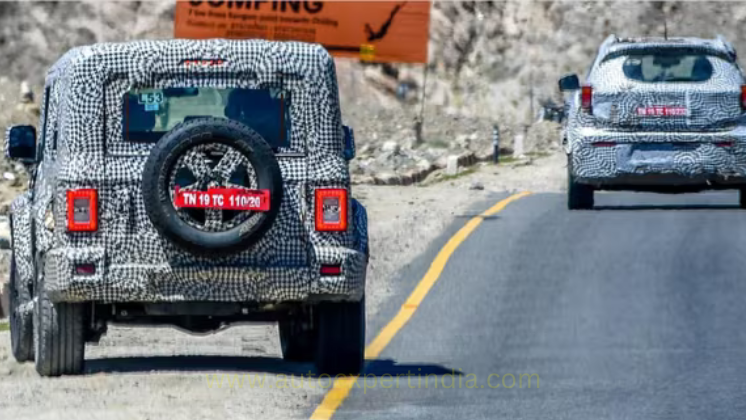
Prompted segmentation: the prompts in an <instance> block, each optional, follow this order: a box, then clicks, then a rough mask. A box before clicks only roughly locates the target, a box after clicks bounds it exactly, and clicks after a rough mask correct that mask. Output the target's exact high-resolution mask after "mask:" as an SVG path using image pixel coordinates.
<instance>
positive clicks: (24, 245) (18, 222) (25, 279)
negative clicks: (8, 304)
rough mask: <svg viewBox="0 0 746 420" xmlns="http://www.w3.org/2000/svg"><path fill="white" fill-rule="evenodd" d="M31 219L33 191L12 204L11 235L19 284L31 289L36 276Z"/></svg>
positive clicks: (22, 195) (17, 198) (16, 199)
mask: <svg viewBox="0 0 746 420" xmlns="http://www.w3.org/2000/svg"><path fill="white" fill-rule="evenodd" d="M31 226H32V220H31V192H30V191H27V192H24V193H23V194H21V195H19V196H18V197H16V198H15V199H14V200H13V202H12V203H11V204H10V236H11V247H12V249H13V256H14V258H15V260H16V271H17V274H18V276H17V277H16V278H17V280H18V283H19V285H26V286H27V287H29V290H30V289H31V286H32V284H33V279H34V276H35V267H34V259H33V231H32V227H31Z"/></svg>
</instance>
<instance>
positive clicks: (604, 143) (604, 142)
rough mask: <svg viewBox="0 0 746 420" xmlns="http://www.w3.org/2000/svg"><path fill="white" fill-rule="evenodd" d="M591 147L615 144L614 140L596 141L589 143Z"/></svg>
mask: <svg viewBox="0 0 746 420" xmlns="http://www.w3.org/2000/svg"><path fill="white" fill-rule="evenodd" d="M591 145H592V146H593V147H614V146H616V142H613V141H597V142H593V143H591Z"/></svg>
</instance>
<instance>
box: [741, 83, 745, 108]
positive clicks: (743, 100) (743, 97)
mask: <svg viewBox="0 0 746 420" xmlns="http://www.w3.org/2000/svg"><path fill="white" fill-rule="evenodd" d="M741 109H742V110H746V85H741Z"/></svg>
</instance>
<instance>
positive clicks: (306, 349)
mask: <svg viewBox="0 0 746 420" xmlns="http://www.w3.org/2000/svg"><path fill="white" fill-rule="evenodd" d="M312 315H313V314H311V313H310V312H303V313H300V314H296V315H294V316H292V317H290V318H287V319H283V320H281V321H280V322H279V323H278V327H279V330H280V347H281V348H282V357H283V359H285V360H288V361H291V362H312V361H313V360H314V358H315V356H316V347H317V340H316V334H317V333H318V325H317V323H314V322H313V317H312Z"/></svg>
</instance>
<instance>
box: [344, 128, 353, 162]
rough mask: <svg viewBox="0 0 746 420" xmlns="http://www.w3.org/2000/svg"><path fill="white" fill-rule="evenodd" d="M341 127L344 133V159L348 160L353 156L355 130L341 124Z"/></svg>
mask: <svg viewBox="0 0 746 420" xmlns="http://www.w3.org/2000/svg"><path fill="white" fill-rule="evenodd" d="M342 129H344V134H345V149H344V155H345V159H346V160H348V161H350V160H352V159H354V158H355V132H354V131H353V130H352V128H351V127H348V126H346V125H343V126H342Z"/></svg>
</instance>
